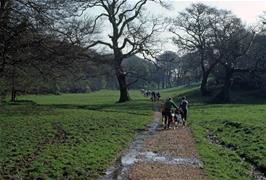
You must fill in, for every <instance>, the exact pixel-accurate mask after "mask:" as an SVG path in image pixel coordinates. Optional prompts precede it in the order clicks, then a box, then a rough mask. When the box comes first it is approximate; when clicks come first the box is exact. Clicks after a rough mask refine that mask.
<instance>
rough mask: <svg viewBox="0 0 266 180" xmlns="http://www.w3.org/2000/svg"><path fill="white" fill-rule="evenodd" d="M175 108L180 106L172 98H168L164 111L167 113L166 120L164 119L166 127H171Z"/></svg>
mask: <svg viewBox="0 0 266 180" xmlns="http://www.w3.org/2000/svg"><path fill="white" fill-rule="evenodd" d="M173 108H178V106H177V105H176V104H175V102H174V101H173V100H172V98H168V100H167V101H166V102H165V103H164V113H165V120H164V129H166V127H167V128H169V127H170V123H171V120H172V114H171V110H172V109H173Z"/></svg>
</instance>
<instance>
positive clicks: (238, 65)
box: [212, 11, 255, 102]
mask: <svg viewBox="0 0 266 180" xmlns="http://www.w3.org/2000/svg"><path fill="white" fill-rule="evenodd" d="M212 28H213V32H214V35H215V48H216V50H217V52H218V54H219V55H220V58H219V59H218V60H219V64H221V65H222V66H223V67H224V70H225V77H224V85H223V88H222V90H221V92H220V93H219V94H218V95H217V97H216V100H217V101H222V102H228V101H229V100H230V88H231V85H232V78H233V75H234V73H237V72H249V71H250V70H251V67H250V66H248V64H244V63H242V61H243V57H245V56H246V55H247V53H248V51H249V50H250V47H251V45H252V42H253V40H254V37H255V32H254V29H253V28H246V27H245V26H244V25H243V23H242V22H241V20H240V19H239V18H237V17H236V16H235V15H233V14H232V13H231V12H230V11H223V12H221V13H220V16H219V23H218V24H217V25H215V26H212Z"/></svg>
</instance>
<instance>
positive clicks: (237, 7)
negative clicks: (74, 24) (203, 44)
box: [89, 0, 266, 51]
mask: <svg viewBox="0 0 266 180" xmlns="http://www.w3.org/2000/svg"><path fill="white" fill-rule="evenodd" d="M129 1H132V3H134V1H135V2H137V0H129ZM164 1H165V2H169V3H170V4H171V7H172V8H171V9H170V10H168V9H165V8H163V7H160V6H158V5H155V4H152V3H149V4H146V6H145V8H146V10H147V11H148V14H150V15H155V16H161V17H172V18H173V17H176V16H177V15H178V12H181V11H184V10H185V8H187V7H189V6H190V5H191V4H192V3H197V2H202V3H204V4H206V5H209V6H211V7H215V8H217V9H226V10H231V11H232V12H233V13H234V14H235V15H236V16H238V17H240V18H241V19H242V21H243V22H244V23H246V24H247V25H252V24H256V22H257V19H258V16H259V15H261V14H262V12H263V11H266V0H253V1H252V0H241V1H240V0H222V1H221V0H220V1H219V0H194V1H184V0H164ZM90 13H92V14H94V15H98V14H99V13H101V11H99V9H98V10H97V9H94V10H93V11H90V12H89V14H90ZM108 30H109V28H108V27H106V28H105V31H104V32H103V34H105V35H106V34H107V33H106V32H107V31H108ZM170 36H171V35H170V33H164V34H163V35H161V37H162V40H163V41H164V43H163V47H162V48H163V51H164V50H172V51H176V50H177V48H176V47H175V46H174V45H173V44H172V40H171V39H170ZM103 37H104V38H103V39H105V40H106V38H105V37H106V36H103Z"/></svg>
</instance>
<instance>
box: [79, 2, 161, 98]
mask: <svg viewBox="0 0 266 180" xmlns="http://www.w3.org/2000/svg"><path fill="white" fill-rule="evenodd" d="M79 2H80V3H82V5H81V8H83V9H84V8H85V9H91V8H100V10H101V13H100V14H99V15H98V16H96V17H95V18H94V19H93V24H92V25H90V26H87V28H85V29H84V30H89V31H87V32H86V33H92V32H93V31H96V32H97V31H98V30H99V29H97V27H99V23H103V22H108V25H109V27H111V32H110V33H109V34H108V37H107V38H101V39H100V38H99V39H97V40H95V39H89V40H90V43H88V42H87V43H86V42H85V43H84V42H83V44H85V45H86V48H88V49H89V48H93V47H96V46H98V45H101V46H105V47H107V48H109V49H110V50H111V51H112V53H113V59H112V60H111V64H112V66H113V68H114V70H115V74H116V78H117V80H118V83H119V87H120V98H119V101H118V102H125V101H129V100H130V97H129V94H128V85H129V84H128V83H127V81H126V75H127V73H126V72H125V71H124V69H123V68H122V66H121V64H122V62H123V60H124V59H125V58H128V57H130V56H132V55H134V54H138V53H140V52H143V51H147V50H148V49H150V48H153V46H154V44H155V43H156V42H157V41H155V39H154V38H155V35H156V33H158V32H160V31H161V30H162V26H161V25H162V24H161V21H160V20H159V19H158V18H149V17H147V15H145V14H144V10H145V5H146V4H147V3H150V2H153V3H159V4H161V5H164V4H163V2H162V1H160V0H138V1H130V0H92V1H79ZM87 19H89V18H87ZM86 33H85V34H86ZM85 34H84V35H83V37H85ZM82 40H84V38H82V37H80V38H75V41H82Z"/></svg>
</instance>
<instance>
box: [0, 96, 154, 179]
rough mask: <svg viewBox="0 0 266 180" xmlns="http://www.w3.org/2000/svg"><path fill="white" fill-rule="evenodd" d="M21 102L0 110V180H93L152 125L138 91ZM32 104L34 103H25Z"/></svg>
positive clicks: (147, 110) (145, 100)
mask: <svg viewBox="0 0 266 180" xmlns="http://www.w3.org/2000/svg"><path fill="white" fill-rule="evenodd" d="M131 96H132V97H133V98H134V100H133V101H131V102H128V103H123V104H117V103H115V101H116V100H117V98H118V92H117V91H100V92H96V93H90V94H64V95H60V96H52V95H46V96H23V97H19V99H20V100H23V103H18V104H13V105H5V106H1V109H0V129H1V133H0V136H1V137H0V163H1V169H0V179H1V178H3V179H15V178H17V179H20V178H22V179H36V178H42V179H64V178H68V179H95V178H97V177H98V176H99V175H101V174H103V173H104V171H105V169H106V168H107V167H108V166H110V165H111V163H112V162H113V161H114V159H115V157H117V156H118V155H119V153H120V152H121V150H122V149H124V148H125V147H126V146H127V145H128V144H129V142H130V141H131V140H132V138H133V137H134V135H135V134H136V133H137V132H138V131H139V130H140V129H142V128H144V127H145V125H146V124H148V123H149V122H150V120H151V109H152V108H151V103H150V102H149V100H148V99H146V98H144V97H142V96H141V95H140V94H139V92H138V91H132V92H131ZM25 100H31V101H34V102H36V103H37V105H35V104H34V103H26V101H25Z"/></svg>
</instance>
